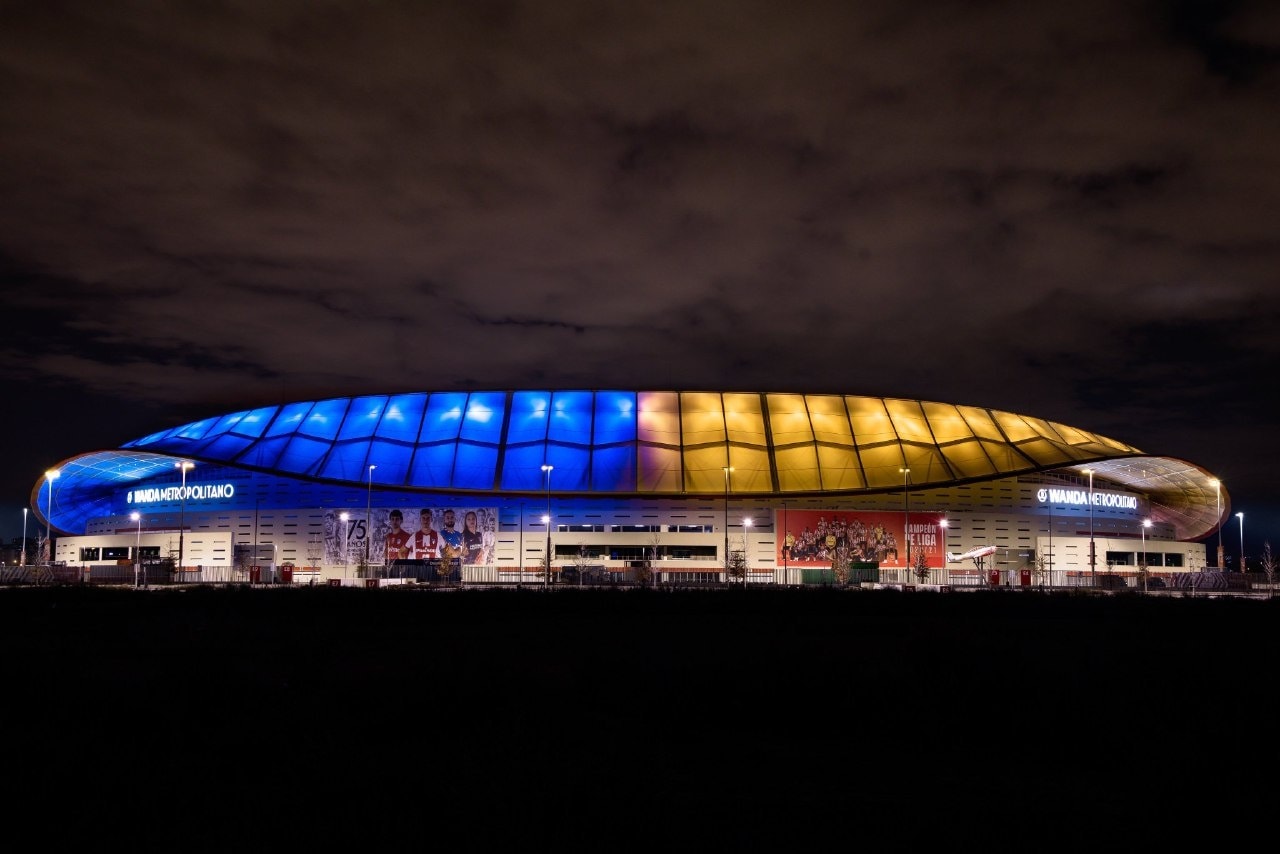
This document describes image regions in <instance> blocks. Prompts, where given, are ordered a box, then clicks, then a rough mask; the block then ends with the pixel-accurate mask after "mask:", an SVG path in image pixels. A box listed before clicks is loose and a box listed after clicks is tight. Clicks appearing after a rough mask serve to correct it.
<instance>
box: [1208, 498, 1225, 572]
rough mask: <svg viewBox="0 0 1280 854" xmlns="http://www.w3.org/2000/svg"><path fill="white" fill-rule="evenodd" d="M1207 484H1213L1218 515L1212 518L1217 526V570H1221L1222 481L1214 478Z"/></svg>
mask: <svg viewBox="0 0 1280 854" xmlns="http://www.w3.org/2000/svg"><path fill="white" fill-rule="evenodd" d="M1209 483H1211V484H1213V497H1214V507H1215V508H1216V509H1217V511H1218V515H1217V516H1215V517H1214V522H1215V523H1216V524H1217V526H1218V569H1222V564H1223V562H1224V561H1223V554H1222V481H1220V480H1218V479H1217V478H1216V477H1215V478H1214V479H1213V480H1211V481H1209Z"/></svg>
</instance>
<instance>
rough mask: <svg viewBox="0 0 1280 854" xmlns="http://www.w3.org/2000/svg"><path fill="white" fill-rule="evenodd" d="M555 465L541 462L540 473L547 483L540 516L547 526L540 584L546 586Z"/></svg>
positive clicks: (549, 566)
mask: <svg viewBox="0 0 1280 854" xmlns="http://www.w3.org/2000/svg"><path fill="white" fill-rule="evenodd" d="M555 468H556V467H555V466H553V465H548V464H547V463H543V464H542V473H543V474H544V475H545V476H546V484H547V515H545V516H543V517H542V521H543V522H544V523H546V526H547V550H546V554H545V555H543V559H542V586H543V587H544V588H545V587H548V586H550V584H551V472H553V471H555Z"/></svg>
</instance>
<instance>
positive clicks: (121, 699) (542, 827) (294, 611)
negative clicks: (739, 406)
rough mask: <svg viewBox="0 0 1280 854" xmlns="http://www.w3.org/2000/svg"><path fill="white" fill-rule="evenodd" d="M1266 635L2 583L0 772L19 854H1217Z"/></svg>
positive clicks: (808, 607) (1257, 801) (1180, 607)
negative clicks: (1070, 850) (387, 853)
mask: <svg viewBox="0 0 1280 854" xmlns="http://www.w3.org/2000/svg"><path fill="white" fill-rule="evenodd" d="M1278 617H1280V600H1276V601H1274V602H1270V601H1245V600H1230V599H1223V600H1212V601H1210V600H1204V599H1197V600H1190V599H1178V598H1161V599H1155V598H1151V599H1145V598H1140V597H1137V596H1110V597H1099V598H1089V597H1083V596H1066V595H1063V596H1047V595H1041V594H1026V593H1002V592H992V593H970V594H949V595H943V594H927V593H906V594H903V593H893V592H874V593H873V592H836V591H828V590H818V591H787V590H778V591H773V590H760V591H748V592H746V593H743V592H742V591H736V590H735V591H723V590H720V591H701V592H674V593H671V592H667V593H659V592H653V591H633V592H582V591H572V590H571V591H560V592H553V593H543V592H540V591H525V592H523V593H517V592H515V591H496V592H484V591H451V592H441V591H434V592H428V591H409V590H356V589H331V588H313V589H276V590H265V589H256V590H251V589H236V590H207V589H204V590H186V591H156V592H146V593H144V592H140V591H133V590H109V589H108V590H102V589H99V590H93V589H81V588H64V589H10V590H0V633H2V635H0V636H2V637H3V639H4V641H5V643H4V647H3V650H4V651H3V658H2V659H0V676H2V677H3V679H2V682H0V684H2V685H3V687H4V692H5V700H4V703H3V738H4V748H3V749H4V753H3V767H0V774H3V777H4V779H5V787H6V789H7V790H8V792H7V797H6V800H5V807H7V814H8V822H9V827H10V829H11V830H13V832H15V833H16V832H18V831H17V828H18V826H19V825H20V824H22V823H25V822H32V823H33V826H37V827H39V828H40V831H41V832H42V833H44V834H45V837H44V839H45V840H46V842H45V845H42V846H41V847H46V846H47V847H61V845H60V844H59V843H62V842H68V841H70V839H71V838H72V837H77V838H81V837H83V836H85V835H86V834H87V835H88V836H90V837H92V838H94V839H97V840H99V842H100V843H101V845H102V846H103V847H112V848H115V847H121V848H126V847H136V848H141V849H150V850H177V851H181V850H192V849H201V850H224V851H231V850H249V849H253V850H265V849H278V850H289V851H294V850H299V849H301V848H305V847H315V846H320V847H325V848H333V847H354V848H360V849H362V850H387V849H391V848H395V849H399V848H401V847H413V848H447V849H448V850H459V849H461V850H507V849H511V848H517V847H518V848H521V849H526V850H530V849H531V850H560V849H569V848H573V849H580V848H584V847H585V848H595V849H601V850H615V849H618V848H623V847H628V848H630V847H647V848H650V849H652V850H656V851H660V850H666V849H668V848H672V847H675V848H680V849H689V848H705V849H710V850H741V849H742V848H747V847H751V848H756V849H761V848H764V849H770V848H771V849H774V850H812V849H813V847H815V845H816V844H817V843H819V842H821V843H824V844H825V843H831V844H832V845H834V846H836V847H838V848H841V849H845V848H849V847H851V846H854V845H856V844H858V843H859V842H871V841H872V840H874V844H875V845H877V846H878V848H877V850H882V849H883V848H884V847H889V846H892V847H900V848H903V849H915V850H919V849H920V848H921V847H923V846H926V845H927V846H928V847H929V848H930V849H932V848H935V847H937V843H938V842H940V841H942V842H946V843H947V844H948V847H960V848H963V849H966V850H967V849H968V848H970V847H977V846H979V845H985V846H987V847H991V846H993V845H1001V846H1002V847H1003V845H1004V844H1007V845H1009V846H1011V847H1023V846H1024V845H1025V847H1028V848H1033V849H1035V848H1042V847H1047V846H1050V844H1054V845H1056V844H1062V845H1069V846H1078V845H1089V846H1094V845H1098V846H1103V847H1109V846H1110V845H1111V844H1126V845H1127V844H1139V845H1144V846H1145V845H1147V844H1152V843H1154V842H1156V841H1158V840H1160V841H1164V842H1173V841H1178V842H1182V843H1186V842H1188V841H1190V840H1191V839H1194V838H1196V837H1197V834H1206V838H1213V839H1214V841H1215V843H1216V844H1218V845H1220V844H1222V843H1225V842H1228V840H1230V839H1233V838H1236V837H1237V836H1238V835H1239V834H1243V833H1245V832H1246V831H1248V830H1249V829H1250V828H1257V827H1264V828H1265V827H1268V826H1270V825H1271V824H1272V822H1271V821H1270V819H1269V817H1270V816H1271V815H1272V813H1273V812H1274V810H1275V808H1276V794H1277V790H1278V788H1280V787H1278V785H1277V779H1278V777H1280V762H1278V760H1280V754H1278V752H1277V749H1276V744H1277V738H1276V727H1275V722H1276V718H1277V714H1278V713H1280V709H1278V708H1277V705H1276V699H1277V688H1276V672H1277V668H1276V661H1277V652H1278V651H1280V643H1278V642H1280V619H1277V618H1278ZM37 807H38V808H39V811H37ZM1239 838H1243V837H1239Z"/></svg>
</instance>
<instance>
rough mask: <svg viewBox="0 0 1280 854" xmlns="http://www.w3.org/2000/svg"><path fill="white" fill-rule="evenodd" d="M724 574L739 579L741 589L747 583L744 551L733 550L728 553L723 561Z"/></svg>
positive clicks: (745, 554)
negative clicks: (741, 585)
mask: <svg viewBox="0 0 1280 854" xmlns="http://www.w3.org/2000/svg"><path fill="white" fill-rule="evenodd" d="M725 572H726V574H727V575H728V576H729V577H730V578H741V579H742V582H743V587H745V586H746V581H747V552H746V550H745V549H734V550H732V551H730V552H729V556H728V559H727V560H726V561H725Z"/></svg>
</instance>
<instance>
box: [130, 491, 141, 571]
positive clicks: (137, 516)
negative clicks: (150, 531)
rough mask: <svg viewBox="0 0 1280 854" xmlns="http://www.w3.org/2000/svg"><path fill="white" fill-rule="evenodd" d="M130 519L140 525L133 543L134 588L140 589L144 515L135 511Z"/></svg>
mask: <svg viewBox="0 0 1280 854" xmlns="http://www.w3.org/2000/svg"><path fill="white" fill-rule="evenodd" d="M129 518H130V519H132V520H133V521H134V522H136V523H137V524H138V534H137V537H136V538H135V539H134V541H133V586H134V587H140V586H141V585H139V584H138V580H139V579H140V578H141V577H142V514H141V513H139V512H138V511H137V510H135V511H133V512H132V513H130V514H129Z"/></svg>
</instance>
